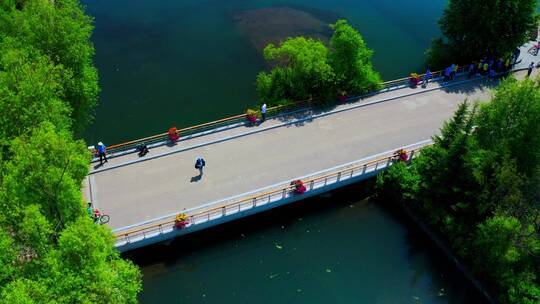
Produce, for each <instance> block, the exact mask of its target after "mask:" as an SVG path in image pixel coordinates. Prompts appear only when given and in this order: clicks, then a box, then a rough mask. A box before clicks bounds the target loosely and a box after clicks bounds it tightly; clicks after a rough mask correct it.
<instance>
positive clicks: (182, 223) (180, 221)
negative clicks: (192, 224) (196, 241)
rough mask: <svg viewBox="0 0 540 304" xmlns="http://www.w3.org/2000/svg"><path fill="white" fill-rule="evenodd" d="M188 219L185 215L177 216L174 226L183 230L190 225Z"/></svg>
mask: <svg viewBox="0 0 540 304" xmlns="http://www.w3.org/2000/svg"><path fill="white" fill-rule="evenodd" d="M188 223H189V222H188V217H187V215H186V214H185V213H179V214H177V215H176V217H175V219H174V226H175V227H176V228H177V229H182V228H184V227H186V226H187V224H188Z"/></svg>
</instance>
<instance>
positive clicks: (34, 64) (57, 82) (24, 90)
mask: <svg viewBox="0 0 540 304" xmlns="http://www.w3.org/2000/svg"><path fill="white" fill-rule="evenodd" d="M16 44H17V43H15V42H14V41H13V40H12V39H4V41H3V42H1V43H0V49H2V52H1V53H0V112H1V113H2V115H1V116H0V145H3V146H6V145H8V144H9V141H10V140H11V139H13V138H15V137H16V136H18V135H20V134H25V133H27V132H30V130H31V129H33V128H34V127H36V126H37V125H39V124H40V123H41V122H44V121H49V122H51V123H52V124H53V125H54V126H56V128H58V129H59V130H60V129H61V130H69V129H70V127H71V121H70V119H69V117H68V115H69V113H70V107H69V105H67V104H66V103H65V102H63V101H62V99H61V98H62V97H63V87H62V86H61V83H62V80H61V77H62V71H63V70H62V68H60V67H56V66H54V65H53V64H51V63H50V61H49V60H48V58H47V57H45V56H42V55H39V54H38V53H37V52H36V51H32V50H31V49H29V48H20V47H16V46H15V45H16Z"/></svg>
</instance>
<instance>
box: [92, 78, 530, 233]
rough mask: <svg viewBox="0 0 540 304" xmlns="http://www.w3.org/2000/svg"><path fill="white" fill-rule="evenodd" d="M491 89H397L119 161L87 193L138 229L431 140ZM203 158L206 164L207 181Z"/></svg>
mask: <svg viewBox="0 0 540 304" xmlns="http://www.w3.org/2000/svg"><path fill="white" fill-rule="evenodd" d="M522 76H523V73H520V77H522ZM457 82H459V80H458V81H456V83H457ZM493 85H494V83H490V82H487V81H484V80H476V81H472V82H467V83H464V84H460V85H453V86H451V87H447V88H440V87H439V84H437V83H433V84H430V85H429V86H428V88H427V89H422V88H417V89H409V88H405V89H399V90H395V91H390V92H387V93H383V94H378V95H376V96H373V97H370V98H366V99H363V100H360V101H357V102H355V103H351V104H346V105H340V106H337V107H334V108H332V109H329V110H327V111H326V112H310V113H296V114H292V115H288V116H283V117H280V118H275V119H270V120H268V121H266V122H265V123H263V124H262V125H260V126H255V127H238V128H235V129H232V130H228V131H223V132H219V133H215V134H211V135H206V136H202V137H198V138H194V139H191V140H188V141H185V142H182V143H180V144H178V145H176V146H173V147H168V146H163V147H158V148H155V149H152V150H151V151H150V154H148V155H147V156H146V157H145V158H142V159H139V158H138V157H137V155H136V154H129V155H125V156H121V157H117V158H114V159H111V160H109V162H108V163H107V164H105V166H103V167H98V168H92V173H91V174H90V175H89V178H88V181H87V183H86V184H85V191H84V193H85V196H86V198H87V199H88V200H91V201H93V203H94V204H95V205H96V206H97V207H98V208H100V210H102V211H103V212H104V213H106V214H109V215H110V217H111V220H110V223H109V225H110V226H111V228H113V229H118V228H121V227H125V226H129V225H134V224H136V223H139V222H143V221H147V220H150V219H154V218H157V217H160V216H163V215H165V214H171V213H175V212H179V211H181V210H183V209H191V208H195V207H199V206H201V205H204V204H206V203H209V202H212V201H217V200H220V199H223V198H227V197H232V196H235V195H239V194H242V193H245V192H249V191H252V190H254V189H258V188H262V187H266V186H269V185H272V184H276V183H279V182H283V181H286V180H291V179H293V178H295V177H299V176H303V175H306V174H311V173H313V172H317V171H319V170H324V169H327V168H330V167H333V166H337V165H340V164H343V163H347V162H350V161H354V160H357V159H360V158H362V157H367V156H370V155H373V154H377V153H380V152H383V151H387V150H392V149H394V148H396V147H400V146H404V145H408V144H411V143H415V142H418V141H421V140H424V139H427V138H429V137H430V136H432V135H433V134H435V133H437V132H438V130H439V128H440V126H441V125H442V122H443V121H444V120H446V119H448V118H450V117H451V115H452V113H453V112H454V110H455V109H456V107H457V105H458V104H459V103H460V102H461V101H463V100H464V99H465V98H468V99H469V100H474V99H483V100H486V99H488V97H489V89H490V88H491V87H492V86H493ZM420 92H421V93H420ZM412 93H414V95H410V96H406V95H408V94H412ZM400 96H404V97H400ZM391 98H395V99H392V100H387V99H391ZM382 100H387V101H383V102H379V101H382ZM306 114H310V115H311V118H310V119H308V120H304V119H305V117H306V116H305V115H306ZM229 137H232V138H231V139H228V138H229ZM197 156H203V157H204V158H205V160H206V162H207V167H206V169H205V173H204V176H203V178H202V179H201V180H197V178H196V176H197V175H198V171H197V170H195V169H194V162H195V158H196V157H197ZM140 160H144V161H140Z"/></svg>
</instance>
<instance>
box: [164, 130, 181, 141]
mask: <svg viewBox="0 0 540 304" xmlns="http://www.w3.org/2000/svg"><path fill="white" fill-rule="evenodd" d="M167 135H168V136H169V140H170V141H171V142H172V143H173V144H174V143H175V142H177V141H178V140H179V139H180V135H178V130H177V129H176V127H172V128H169V131H167Z"/></svg>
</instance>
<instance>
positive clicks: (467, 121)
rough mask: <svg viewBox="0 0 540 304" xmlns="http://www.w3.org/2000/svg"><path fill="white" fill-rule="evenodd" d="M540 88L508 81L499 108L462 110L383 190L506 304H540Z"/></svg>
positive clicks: (384, 181) (389, 176)
mask: <svg viewBox="0 0 540 304" xmlns="http://www.w3.org/2000/svg"><path fill="white" fill-rule="evenodd" d="M539 81H540V80H539V79H535V80H525V81H519V82H518V81H516V80H514V79H508V80H506V81H504V82H503V83H502V84H501V85H500V86H499V87H498V88H497V89H496V90H495V93H494V96H493V98H492V100H491V102H489V103H484V104H481V105H480V107H479V108H476V107H475V106H473V107H471V106H469V104H468V103H463V104H461V105H460V106H459V107H458V109H457V111H456V112H455V114H454V117H453V118H452V119H451V120H450V121H448V122H446V123H445V124H444V126H443V128H442V129H441V135H440V136H435V137H434V145H433V146H432V147H429V148H426V149H423V150H422V153H421V155H420V156H419V157H418V158H416V159H415V161H414V162H413V164H412V165H411V166H409V167H406V166H403V165H401V166H392V167H391V168H390V169H389V170H388V171H387V172H385V173H384V174H383V175H382V176H381V177H379V178H378V183H377V187H378V191H379V192H383V191H388V192H389V193H391V196H392V197H393V199H391V200H390V201H396V200H397V201H400V202H401V203H403V204H408V205H409V207H411V208H412V209H414V210H415V211H416V212H417V213H418V214H419V215H421V216H422V218H423V219H424V220H425V221H426V222H428V223H429V224H431V227H432V228H433V229H435V230H436V231H438V232H440V234H441V235H443V236H444V237H445V238H446V239H447V240H448V243H449V244H450V245H451V247H452V249H453V250H454V252H455V253H457V254H458V255H459V256H461V257H462V258H463V259H465V260H466V261H467V262H468V263H470V264H472V265H473V269H475V270H476V271H477V273H478V275H479V277H480V278H482V279H486V280H487V281H488V282H489V283H490V285H491V286H494V287H495V289H496V291H497V292H498V295H499V299H500V301H501V302H502V303H538V302H539V301H540V263H538V256H539V254H540V206H539V205H538V201H540V157H539V151H540V133H538V132H536V130H538V127H539V126H540V121H539V120H540V118H539V117H540V109H539V107H540V98H539V92H540V87H539ZM411 181H414V182H411ZM383 197H384V196H383Z"/></svg>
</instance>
